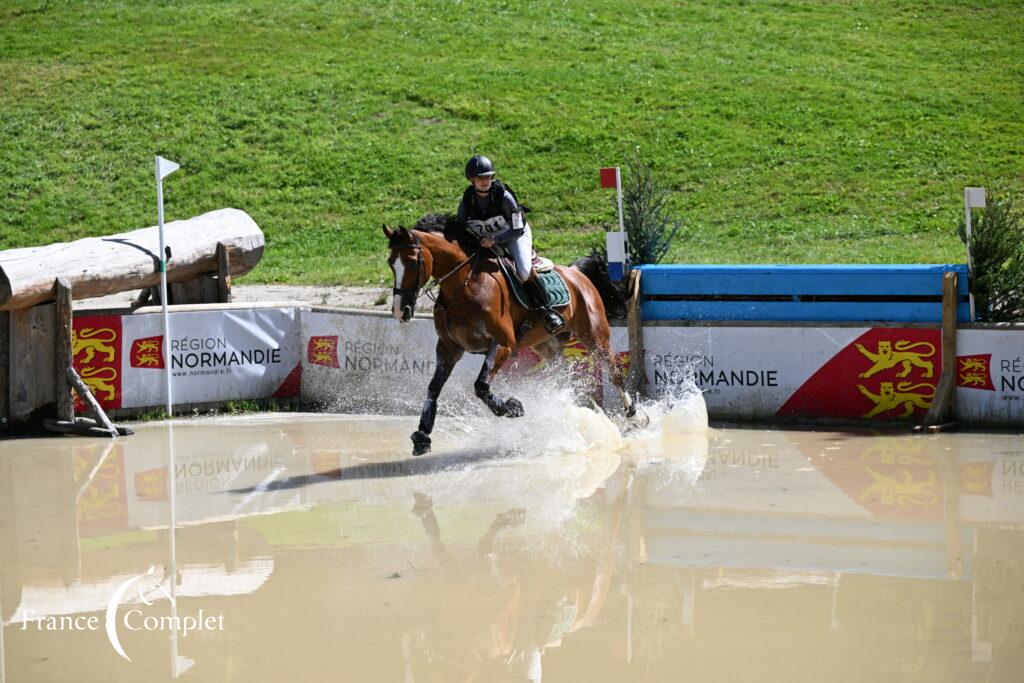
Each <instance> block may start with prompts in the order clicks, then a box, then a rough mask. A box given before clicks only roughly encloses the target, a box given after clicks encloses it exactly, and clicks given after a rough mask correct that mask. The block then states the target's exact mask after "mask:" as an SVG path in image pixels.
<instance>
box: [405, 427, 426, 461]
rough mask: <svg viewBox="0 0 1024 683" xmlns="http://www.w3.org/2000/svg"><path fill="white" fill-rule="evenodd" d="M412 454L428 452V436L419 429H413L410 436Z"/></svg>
mask: <svg viewBox="0 0 1024 683" xmlns="http://www.w3.org/2000/svg"><path fill="white" fill-rule="evenodd" d="M409 438H411V439H412V454H413V455H423V454H424V453H429V452H430V437H429V436H427V435H426V434H424V433H423V432H421V431H415V432H413V433H412V436H411V437H409Z"/></svg>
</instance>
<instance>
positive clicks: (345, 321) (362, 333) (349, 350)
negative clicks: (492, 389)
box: [302, 311, 483, 414]
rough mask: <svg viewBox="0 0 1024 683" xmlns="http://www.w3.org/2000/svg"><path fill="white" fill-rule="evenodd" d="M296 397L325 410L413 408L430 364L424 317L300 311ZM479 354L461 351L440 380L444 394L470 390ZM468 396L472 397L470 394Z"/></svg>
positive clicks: (432, 337)
mask: <svg viewBox="0 0 1024 683" xmlns="http://www.w3.org/2000/svg"><path fill="white" fill-rule="evenodd" d="M302 339H303V340H304V348H303V381H302V398H303V399H304V400H307V401H314V402H319V403H322V404H324V406H325V407H326V408H327V409H328V410H331V411H342V412H349V411H355V412H361V413H409V414H412V413H418V412H419V411H420V408H421V407H422V405H423V401H424V400H425V399H426V397H427V385H428V384H429V383H430V379H431V377H433V375H434V369H435V367H436V360H435V353H434V350H435V347H436V345H437V333H436V332H435V331H434V321H433V320H432V319H430V318H414V319H412V320H411V321H409V322H408V323H400V322H398V321H397V320H395V319H394V318H392V317H390V316H383V315H367V314H358V313H324V312H316V311H313V312H305V314H304V315H303V318H302ZM482 365H483V356H480V355H469V354H466V355H464V356H463V357H462V360H461V361H459V364H458V365H456V366H455V371H454V372H453V373H452V376H451V377H450V378H449V379H448V382H447V384H445V388H444V391H443V393H442V396H443V397H444V398H445V399H446V401H444V403H445V404H447V403H449V401H448V400H447V399H452V398H456V397H462V398H467V399H468V398H469V397H471V396H472V385H473V381H474V380H475V379H476V376H477V374H478V373H479V372H480V367H481V366H482ZM473 400H476V399H475V398H473Z"/></svg>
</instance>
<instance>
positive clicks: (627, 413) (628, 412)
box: [626, 401, 636, 417]
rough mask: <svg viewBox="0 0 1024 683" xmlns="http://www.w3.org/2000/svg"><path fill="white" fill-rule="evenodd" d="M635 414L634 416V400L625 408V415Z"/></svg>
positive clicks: (632, 415) (631, 415)
mask: <svg viewBox="0 0 1024 683" xmlns="http://www.w3.org/2000/svg"><path fill="white" fill-rule="evenodd" d="M635 416H636V401H634V402H633V403H630V404H629V407H628V408H626V417H635Z"/></svg>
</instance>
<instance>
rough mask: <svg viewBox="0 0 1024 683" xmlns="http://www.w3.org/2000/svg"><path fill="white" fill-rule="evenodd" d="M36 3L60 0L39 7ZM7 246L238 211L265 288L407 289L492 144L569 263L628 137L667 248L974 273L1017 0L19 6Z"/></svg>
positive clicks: (1009, 157)
mask: <svg viewBox="0 0 1024 683" xmlns="http://www.w3.org/2000/svg"><path fill="white" fill-rule="evenodd" d="M44 5H45V9H44ZM0 111H3V112H4V114H3V116H2V117H0V140H2V141H3V142H2V145H0V249H4V248H11V247H16V246H25V245H29V244H40V243H46V242H51V241H60V240H68V239H73V238H77V237H81V236H85V235H97V234H104V233H110V232H117V231H122V230H127V229H132V228H135V227H141V226H144V225H151V224H153V223H155V207H154V203H155V198H154V194H155V193H154V190H153V187H152V183H153V181H152V154H153V152H154V151H156V152H159V153H161V154H163V155H165V156H168V157H170V158H172V159H175V160H176V161H178V162H180V163H181V164H182V168H183V170H182V171H181V172H179V173H177V174H175V175H174V176H171V178H170V179H169V180H168V182H167V188H166V201H167V215H168V219H169V220H170V219H175V218H184V217H188V216H192V215H195V214H197V213H200V212H202V211H206V210H210V209H214V208H220V207H223V206H236V207H239V208H242V209H245V210H246V211H248V212H249V213H250V214H251V215H252V216H253V217H254V218H255V219H256V221H257V223H258V224H259V225H260V226H261V227H262V228H263V229H264V231H265V232H266V234H267V238H268V243H269V249H268V250H267V253H266V255H265V257H264V261H263V263H262V264H261V265H260V266H259V268H258V269H257V270H256V271H254V273H253V274H252V275H250V276H249V277H248V278H247V281H249V282H255V281H286V282H296V283H300V282H301V283H336V282H346V283H358V282H376V281H380V280H382V279H383V278H384V277H385V275H386V274H387V273H388V271H387V269H386V266H385V264H384V258H383V253H382V246H383V245H382V243H381V239H382V238H381V237H380V233H379V227H378V226H379V225H380V223H381V222H388V223H405V224H408V223H410V222H411V221H413V220H415V218H416V217H418V216H419V215H421V214H423V213H426V212H430V211H450V210H453V209H454V207H455V204H456V200H457V197H458V196H459V194H460V193H461V190H462V188H463V185H464V182H463V180H462V178H461V167H462V164H463V162H464V160H465V158H466V157H467V156H469V155H470V154H471V153H473V152H474V151H477V150H479V151H481V152H484V153H486V154H488V155H490V156H491V157H492V158H494V159H495V160H496V162H497V163H498V165H499V175H501V176H502V177H504V178H505V179H506V180H508V181H509V182H510V183H511V184H512V185H513V187H515V188H516V190H517V192H518V193H519V195H520V197H521V198H523V199H524V200H525V201H526V202H527V203H528V204H530V205H532V206H533V207H534V208H535V209H536V213H534V214H533V216H532V223H533V225H534V227H535V232H536V233H538V234H539V235H538V238H537V241H538V245H539V248H540V249H541V250H542V251H544V252H545V253H547V254H548V255H551V256H553V257H554V258H556V260H561V261H567V260H571V259H572V258H574V257H575V256H577V255H580V254H581V253H582V252H584V251H585V250H586V245H587V244H589V243H594V242H596V241H597V240H598V233H599V232H600V230H601V229H602V227H604V226H609V225H610V224H611V223H612V222H613V220H614V215H613V209H612V204H611V197H610V196H609V194H608V192H607V191H602V190H599V189H597V168H598V167H599V166H602V165H611V164H614V163H618V162H619V161H620V160H622V159H624V158H625V157H626V156H627V155H628V154H629V152H630V151H631V150H632V149H633V147H634V146H639V148H640V150H641V154H642V156H643V157H644V158H645V159H647V160H649V161H650V162H651V163H653V165H654V167H655V170H656V173H657V176H658V177H659V178H660V179H661V180H662V181H663V182H665V183H666V184H668V185H670V186H671V187H672V188H673V190H674V200H673V206H674V208H675V209H676V210H677V211H678V214H679V215H680V217H681V218H683V220H684V222H685V225H686V226H687V228H688V229H689V230H690V235H689V236H688V238H687V239H684V240H679V242H678V244H677V245H676V247H675V248H674V249H673V251H672V252H671V253H670V254H669V257H668V258H667V259H666V260H677V261H687V262H917V261H920V262H944V261H962V260H963V255H962V248H961V247H960V245H959V243H958V242H957V240H956V237H955V224H956V220H957V217H958V215H959V214H960V211H961V209H960V208H959V207H960V206H961V199H960V196H961V191H962V187H963V186H964V185H967V184H985V185H988V186H996V187H999V186H1001V187H1004V188H1006V187H1012V186H1013V185H1014V184H1017V185H1019V183H1020V180H1021V179H1022V162H1024V151H1022V148H1024V142H1022V141H1024V115H1022V113H1021V112H1024V11H1022V5H1021V2H1020V1H1019V0H1018V1H1016V2H988V3H978V2H975V3H960V2H937V1H933V2H926V1H916V2H904V1H900V2H893V1H892V0H863V1H848V2H822V1H814V0H788V1H787V0H777V1H765V2H761V1H756V0H715V1H713V2H704V3H702V2H668V1H662V2H654V1H652V0H638V1H635V2H630V3H625V2H622V1H621V0H588V1H587V2H570V1H568V0H562V1H559V0H537V1H535V2H516V3H514V2H508V1H503V0H496V1H494V2H489V3H473V2H458V1H454V0H449V1H442V0H434V1H427V0H420V1H418V2H417V1H415V0H395V1H393V2H377V1H374V0H367V1H366V2H361V3H349V2H343V3H335V2H288V3H282V2H276V1H272V0H244V1H243V0H224V1H221V2H217V1H213V0H206V1H199V0H193V1H188V0H185V1H183V2H141V1H130V0H126V1H122V2H88V3H85V2H61V1H60V0H51V1H50V2H49V3H45V2H44V1H43V0H31V1H26V0H17V1H16V2H11V1H10V0H0Z"/></svg>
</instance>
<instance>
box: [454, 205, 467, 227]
mask: <svg viewBox="0 0 1024 683" xmlns="http://www.w3.org/2000/svg"><path fill="white" fill-rule="evenodd" d="M468 217H469V211H467V210H466V202H465V200H463V201H460V202H459V211H458V213H456V214H455V227H457V228H458V229H459V230H464V229H465V227H466V219H467V218H468Z"/></svg>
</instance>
